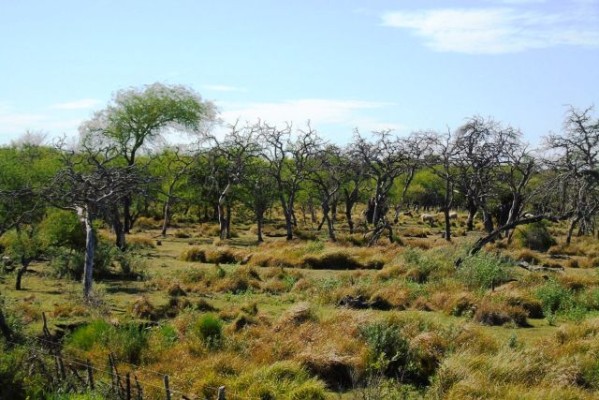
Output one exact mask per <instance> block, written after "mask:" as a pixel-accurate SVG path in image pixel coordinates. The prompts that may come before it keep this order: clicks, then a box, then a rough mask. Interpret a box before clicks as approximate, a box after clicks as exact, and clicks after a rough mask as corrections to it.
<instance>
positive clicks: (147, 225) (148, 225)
mask: <svg viewBox="0 0 599 400" xmlns="http://www.w3.org/2000/svg"><path fill="white" fill-rule="evenodd" d="M135 226H136V227H137V228H139V229H159V228H160V227H161V226H162V222H161V221H160V220H156V219H154V218H148V217H137V219H136V220H135Z"/></svg>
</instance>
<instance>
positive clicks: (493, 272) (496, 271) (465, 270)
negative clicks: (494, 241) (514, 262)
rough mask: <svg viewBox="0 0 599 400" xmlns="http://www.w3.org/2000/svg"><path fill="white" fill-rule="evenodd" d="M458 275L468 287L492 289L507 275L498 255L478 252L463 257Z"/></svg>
mask: <svg viewBox="0 0 599 400" xmlns="http://www.w3.org/2000/svg"><path fill="white" fill-rule="evenodd" d="M458 277H459V278H460V280H461V281H462V282H464V283H465V284H466V285H467V286H468V287H469V288H470V289H493V288H495V286H497V285H499V284H501V283H503V282H505V281H506V280H507V279H508V277H509V275H508V273H507V270H506V268H505V265H504V263H503V261H502V260H501V259H500V258H499V257H497V256H494V255H492V254H489V253H486V252H479V253H477V254H475V255H473V256H469V257H466V258H465V259H464V262H463V263H462V265H461V267H460V270H459V272H458Z"/></svg>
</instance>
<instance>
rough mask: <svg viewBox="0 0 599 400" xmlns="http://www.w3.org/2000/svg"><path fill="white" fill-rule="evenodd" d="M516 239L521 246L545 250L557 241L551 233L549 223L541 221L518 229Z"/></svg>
mask: <svg viewBox="0 0 599 400" xmlns="http://www.w3.org/2000/svg"><path fill="white" fill-rule="evenodd" d="M516 240H517V241H518V242H519V243H520V245H521V246H523V247H527V248H529V249H531V250H536V251H542V252H545V251H547V250H549V248H550V247H551V246H553V245H554V244H555V243H556V242H555V239H554V238H553V237H552V236H551V233H549V230H548V229H547V225H546V224H545V223H544V222H542V221H540V222H535V223H533V224H529V225H526V226H524V227H523V228H521V229H518V231H516Z"/></svg>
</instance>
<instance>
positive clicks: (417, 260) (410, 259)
mask: <svg viewBox="0 0 599 400" xmlns="http://www.w3.org/2000/svg"><path fill="white" fill-rule="evenodd" d="M403 259H404V261H405V263H406V265H407V266H408V268H409V269H408V271H407V272H406V278H407V279H408V280H411V281H412V282H417V283H424V282H426V281H427V280H428V279H429V275H430V274H431V273H432V272H433V271H434V270H435V269H436V268H437V267H438V266H437V264H436V263H435V262H434V261H433V260H432V259H431V257H430V255H429V254H427V253H426V252H425V251H423V250H422V249H419V248H414V247H408V248H407V249H406V251H404V253H403Z"/></svg>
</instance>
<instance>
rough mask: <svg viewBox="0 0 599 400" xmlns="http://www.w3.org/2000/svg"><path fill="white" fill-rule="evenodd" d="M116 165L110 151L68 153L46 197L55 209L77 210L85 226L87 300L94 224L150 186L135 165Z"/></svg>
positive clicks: (84, 277) (90, 276) (86, 150)
mask: <svg viewBox="0 0 599 400" xmlns="http://www.w3.org/2000/svg"><path fill="white" fill-rule="evenodd" d="M113 161H114V156H111V151H110V150H109V149H104V151H102V152H98V151H97V150H91V149H89V148H83V152H82V153H74V152H65V153H64V167H63V168H62V169H61V170H60V171H59V172H58V173H57V174H56V176H55V177H54V180H53V182H52V184H51V186H50V188H49V190H48V193H47V194H46V196H47V198H48V199H49V200H50V201H51V202H52V203H53V204H54V205H56V206H59V207H61V208H67V209H75V210H77V211H78V213H79V214H80V216H81V217H82V219H83V221H84V223H85V233H86V241H85V261H84V268H83V294H84V296H85V297H86V298H88V297H89V295H90V293H91V287H92V280H93V267H94V252H95V248H96V234H95V230H94V227H93V221H94V220H95V219H97V218H99V217H100V216H106V215H114V213H113V207H114V206H115V204H118V203H119V201H121V200H122V199H124V198H125V197H127V196H130V195H131V194H132V193H134V192H135V193H139V192H142V191H143V187H144V185H146V184H147V183H148V180H147V176H146V175H144V174H141V173H140V171H138V169H137V167H136V166H135V165H132V166H125V167H120V166H118V165H115V164H113Z"/></svg>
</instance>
